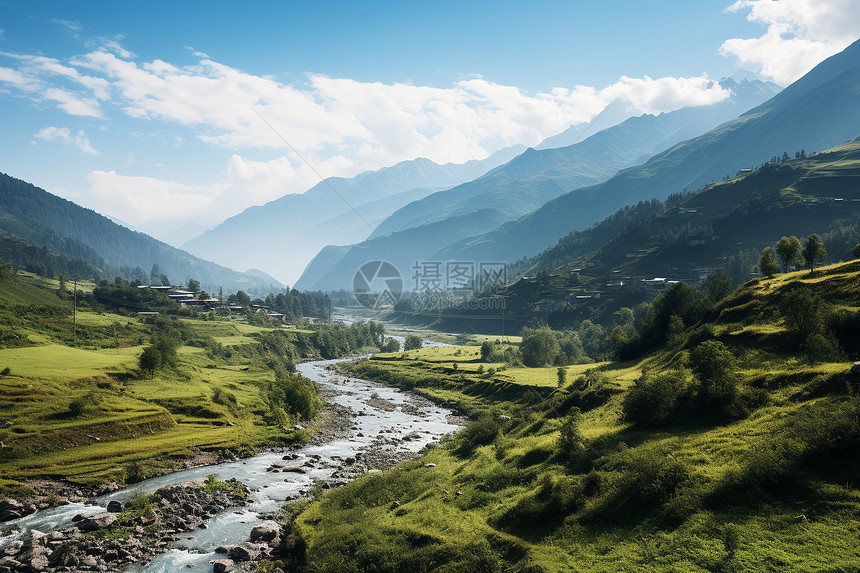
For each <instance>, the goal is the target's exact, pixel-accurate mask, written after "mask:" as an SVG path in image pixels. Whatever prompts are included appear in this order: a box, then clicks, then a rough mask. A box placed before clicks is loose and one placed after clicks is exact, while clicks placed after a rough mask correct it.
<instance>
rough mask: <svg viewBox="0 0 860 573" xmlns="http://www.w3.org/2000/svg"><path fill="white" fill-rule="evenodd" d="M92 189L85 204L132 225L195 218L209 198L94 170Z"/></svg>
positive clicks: (176, 187)
mask: <svg viewBox="0 0 860 573" xmlns="http://www.w3.org/2000/svg"><path fill="white" fill-rule="evenodd" d="M89 184H90V190H89V192H88V193H86V198H82V202H83V203H85V204H88V205H89V206H91V207H96V206H97V210H98V211H99V212H102V213H109V214H111V215H113V216H114V217H118V218H120V219H122V220H124V221H128V222H129V223H131V224H132V225H139V224H141V223H145V222H147V221H150V220H153V219H165V218H169V217H171V216H187V217H189V218H190V217H192V216H194V215H195V214H196V213H197V209H199V207H200V205H201V203H202V204H205V203H206V202H208V200H209V198H208V197H207V194H206V192H205V191H204V190H201V189H195V188H194V187H191V186H189V185H185V184H182V183H176V182H173V181H164V180H160V179H154V178H152V177H136V176H129V175H118V174H117V173H116V171H92V172H91V173H90V175H89Z"/></svg>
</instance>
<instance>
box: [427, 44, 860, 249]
mask: <svg viewBox="0 0 860 573" xmlns="http://www.w3.org/2000/svg"><path fill="white" fill-rule="evenodd" d="M858 133H860V41H857V42H855V43H854V44H852V45H851V46H849V47H848V48H846V49H845V50H844V51H842V52H841V53H839V54H836V55H834V56H831V57H830V58H828V59H827V60H825V61H823V62H821V63H820V64H819V65H817V66H816V67H815V68H813V69H812V70H811V71H810V72H808V73H807V74H806V75H805V76H803V77H802V78H800V79H799V80H797V81H796V82H794V83H793V84H791V85H790V86H788V87H787V88H785V89H784V90H782V91H781V92H780V93H778V94H777V95H775V96H774V97H772V98H771V99H769V100H768V101H766V102H764V103H763V104H761V105H759V106H756V107H754V108H753V109H751V110H749V111H748V112H746V113H744V114H743V115H741V116H740V117H738V118H736V119H734V120H731V121H728V122H726V123H723V124H722V125H719V126H718V127H716V128H714V129H712V130H710V131H708V132H706V133H704V134H702V135H700V136H698V137H694V138H692V139H689V140H687V141H684V142H682V143H679V144H677V145H674V146H671V147H669V148H667V149H666V150H665V151H663V152H661V153H658V154H657V155H654V156H653V157H651V158H650V159H649V160H648V161H646V162H645V163H643V164H642V165H638V166H636V167H632V168H629V169H625V170H623V171H621V172H619V173H618V174H617V175H616V176H615V177H613V178H611V179H610V180H608V181H606V182H604V183H601V184H598V185H593V186H590V187H585V188H581V189H576V190H574V191H571V192H569V193H566V194H564V195H562V196H560V197H558V198H556V199H554V200H552V201H549V202H547V203H546V204H545V205H543V206H542V207H541V208H540V209H538V210H536V211H535V212H533V213H531V214H529V215H527V216H525V217H522V218H521V219H519V220H517V221H513V222H509V223H506V224H504V225H502V226H501V227H499V228H498V229H495V230H493V231H490V232H488V233H484V234H482V235H478V236H475V237H470V238H467V239H463V240H461V241H459V242H457V243H454V244H449V245H448V246H446V247H445V248H443V249H441V250H439V251H438V252H436V253H435V254H434V256H435V257H439V258H442V259H443V260H445V259H456V260H507V261H514V260H517V259H519V258H521V257H525V256H530V255H533V254H535V253H537V252H539V251H541V250H543V249H545V248H547V247H549V246H550V245H552V244H553V243H555V242H556V241H557V240H558V238H559V237H562V236H564V235H566V234H567V233H569V232H570V231H572V230H577V229H584V228H586V227H588V226H589V225H591V224H593V223H594V222H596V221H599V220H601V219H603V218H604V217H606V216H608V215H610V214H611V213H612V212H614V211H615V210H616V209H618V207H619V206H622V205H631V204H636V203H637V202H639V201H643V200H648V199H651V198H658V199H665V198H666V197H668V196H669V195H670V194H672V193H680V192H683V191H686V190H693V189H698V188H701V187H702V186H704V185H705V184H707V183H709V182H712V181H719V180H722V179H723V178H725V177H726V176H727V175H734V174H735V173H736V172H737V171H738V170H739V169H742V168H752V167H753V166H755V165H759V164H761V163H763V162H766V161H768V160H769V159H771V158H772V157H773V156H775V155H779V156H782V155H783V153H786V152H788V153H791V154H792V155H793V154H794V153H795V152H796V151H801V150H804V151H806V152H807V153H808V152H810V151H812V150H821V149H826V148H829V147H832V146H834V145H838V144H840V143H844V142H846V141H849V140H852V139H853V138H855V137H856V136H857V134H858Z"/></svg>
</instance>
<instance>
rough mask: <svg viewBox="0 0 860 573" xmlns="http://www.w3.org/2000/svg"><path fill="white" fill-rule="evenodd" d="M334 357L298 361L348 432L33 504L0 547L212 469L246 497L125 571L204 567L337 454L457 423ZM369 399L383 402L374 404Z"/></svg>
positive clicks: (407, 447) (323, 472)
mask: <svg viewBox="0 0 860 573" xmlns="http://www.w3.org/2000/svg"><path fill="white" fill-rule="evenodd" d="M335 362H338V360H323V361H316V362H307V363H304V364H300V365H298V366H297V368H298V370H299V371H300V372H301V373H302V374H304V375H305V376H307V377H308V378H310V379H312V380H314V381H315V382H317V383H318V384H319V385H320V386H321V387H322V388H323V389H329V390H332V391H333V392H334V394H335V395H334V396H333V398H331V400H332V401H334V402H336V403H338V404H340V405H341V406H345V407H347V408H349V409H350V410H352V411H353V413H355V414H359V413H362V414H363V415H356V416H355V417H354V418H353V424H352V428H351V430H350V432H349V434H348V435H347V436H346V437H344V438H342V439H336V440H334V441H331V442H329V443H326V444H324V445H318V446H306V447H303V448H300V449H297V450H292V451H291V452H290V453H291V455H292V454H296V456H297V457H296V458H295V459H292V460H290V461H287V462H284V461H282V458H283V457H284V453H283V452H264V453H261V454H259V455H257V456H254V457H252V458H248V459H244V460H238V461H234V462H226V463H222V464H217V465H212V466H205V467H200V468H194V469H189V470H184V471H180V472H176V473H172V474H168V475H164V476H161V477H157V478H153V479H150V480H147V481H144V482H141V483H139V484H136V485H134V486H132V487H128V488H125V489H121V490H118V491H115V492H113V493H111V494H108V495H106V496H102V497H100V498H98V499H96V500H95V501H96V504H93V505H89V504H80V503H73V504H69V505H65V506H60V507H55V508H51V509H47V510H43V511H38V512H36V513H34V514H32V515H30V516H27V517H24V518H21V519H19V520H16V521H13V522H9V523H7V524H4V529H6V528H7V527H8V526H10V525H11V526H16V527H17V530H16V531H13V532H11V533H9V534H7V535H5V536H2V537H0V549H2V548H3V547H4V546H6V545H8V544H9V543H11V542H12V541H14V540H15V539H18V538H21V537H22V536H24V535H26V533H27V532H28V531H30V530H31V529H38V530H39V531H42V532H46V531H49V530H51V529H54V528H62V527H67V526H68V525H69V524H70V523H71V520H72V518H73V517H74V516H75V515H77V514H83V515H87V514H93V513H99V512H102V511H104V508H105V507H106V506H107V504H108V502H110V501H111V500H119V501H126V500H128V499H129V498H130V497H131V495H132V494H134V493H135V492H144V493H148V492H153V491H155V490H157V489H159V488H161V487H164V486H168V485H173V484H178V483H182V482H185V481H188V480H191V479H195V478H200V477H206V476H208V475H209V474H213V473H216V474H218V476H219V478H220V479H229V478H236V479H237V480H239V481H241V482H242V483H244V484H246V485H247V486H248V487H249V488H250V489H251V492H252V493H251V495H250V496H249V503H248V505H247V506H245V507H242V508H237V509H234V510H228V511H225V512H223V513H221V514H219V515H217V516H215V517H213V518H211V519H210V520H208V521H207V522H206V526H207V527H206V528H205V529H198V530H196V531H194V532H190V533H187V534H183V537H182V539H181V541H180V542H177V543H176V544H175V545H174V547H172V548H171V549H170V550H169V551H168V552H167V553H164V554H161V555H159V556H157V557H155V558H154V559H153V560H152V561H151V562H150V563H148V564H146V565H143V566H135V567H134V568H132V569H129V571H130V572H147V573H161V572H165V573H166V572H175V571H179V570H185V569H186V568H198V569H199V570H201V571H207V570H209V569H208V568H209V567H210V565H209V562H210V561H211V560H212V559H215V558H216V557H223V556H217V555H216V554H215V553H214V551H215V549H216V548H217V547H218V546H220V545H231V544H237V543H241V542H243V541H245V540H247V539H248V536H249V534H250V532H251V529H252V528H253V527H254V525H256V524H257V523H258V522H259V521H260V517H259V515H260V514H261V513H266V512H271V511H275V510H277V509H279V508H280V507H281V506H282V505H283V503H284V501H285V500H287V499H288V498H293V497H295V496H298V495H301V494H303V493H304V492H306V491H307V490H309V489H310V487H311V486H312V484H313V482H315V481H317V480H323V481H325V480H332V477H333V476H332V474H334V473H335V472H336V471H337V470H338V469H339V468H342V467H343V462H342V460H345V459H347V458H354V457H355V456H356V454H358V455H359V456H365V457H366V456H367V455H369V454H374V455H375V454H378V453H380V452H379V449H380V448H382V449H386V450H387V451H386V453H387V454H389V455H397V456H402V455H405V454H417V453H418V452H419V451H420V450H421V449H422V448H423V447H424V446H426V445H427V444H430V443H431V442H434V441H437V440H439V439H440V438H441V437H442V436H444V435H445V434H449V433H452V432H455V431H456V430H458V429H459V428H460V426H458V425H454V424H449V423H448V422H447V421H446V420H447V418H448V416H449V415H450V414H451V411H450V410H447V409H445V408H441V407H438V406H435V405H430V404H428V403H426V402H424V401H418V402H416V400H415V399H414V396H413V395H411V394H409V393H408V392H402V391H400V390H397V389H394V388H388V387H385V386H380V385H379V384H376V383H373V382H369V381H366V380H361V379H356V378H347V377H345V376H341V375H339V374H335V373H334V372H332V371H331V370H329V369H328V368H327V367H328V366H330V365H331V364H333V363H335ZM372 398H376V399H378V400H379V401H376V400H373V399H372ZM368 401H370V402H371V403H374V404H381V405H382V406H383V407H374V406H372V405H370V404H368V403H367V402H368ZM382 401H385V402H387V403H388V404H385V403H383V402H382ZM392 406H393V408H392ZM403 438H407V439H406V440H404V439H403ZM374 450H376V451H374ZM308 462H310V463H311V464H312V466H311V467H306V468H304V469H306V470H307V473H306V474H297V473H281V472H273V471H267V469H270V468H271V467H272V466H273V465H275V464H280V465H283V466H302V465H303V464H305V463H308ZM335 480H337V478H335Z"/></svg>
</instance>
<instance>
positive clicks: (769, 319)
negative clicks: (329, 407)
mask: <svg viewBox="0 0 860 573" xmlns="http://www.w3.org/2000/svg"><path fill="white" fill-rule="evenodd" d="M798 284H804V285H809V286H810V287H811V288H814V289H816V292H820V293H821V296H822V297H823V298H825V299H826V300H828V302H831V303H837V302H838V303H840V304H841V305H842V307H843V308H845V307H846V306H847V307H855V306H857V300H856V299H857V295H856V293H857V289H858V288H860V268H858V264H857V263H848V264H843V265H834V266H832V267H828V268H826V269H823V270H822V271H821V273H819V274H818V275H816V276H814V277H809V275H808V274H805V273H793V274H790V275H783V276H779V277H777V278H775V279H773V280H760V281H754V282H751V283H749V284H748V285H746V286H745V287H744V288H743V289H741V290H740V291H738V292H736V293H734V294H733V295H731V296H730V297H728V298H727V299H726V300H725V301H723V302H722V303H721V305H722V309H723V310H722V313H721V314H719V318H718V319H717V320H716V321H715V322H714V324H713V328H714V332H715V333H717V336H718V337H719V339H720V340H721V341H723V342H724V343H725V344H726V345H727V346H728V347H729V348H730V349H731V350H732V352H733V353H734V354H735V356H736V357H737V359H738V367H739V370H738V378H739V384H740V388H741V392H742V393H743V395H744V396H747V397H748V398H747V399H748V400H750V402H748V403H749V404H751V405H750V406H749V409H748V411H746V412H745V413H741V414H734V415H731V416H726V415H724V414H720V415H716V414H713V413H710V412H709V411H707V410H702V409H701V408H699V407H696V408H699V409H695V408H693V406H690V408H692V409H691V410H690V412H689V413H687V414H684V413H683V412H682V413H681V415H680V417H678V418H677V419H673V420H670V421H668V422H665V423H663V424H661V425H657V426H654V427H647V426H642V425H636V424H633V423H631V422H630V421H628V420H627V419H625V417H624V414H623V404H624V401H625V399H626V396H627V395H628V392H629V391H630V389H631V388H632V387H633V385H634V382H635V381H636V380H637V379H638V378H639V377H640V376H642V373H643V371H647V372H650V373H652V374H653V373H657V372H666V371H671V372H674V370H672V369H673V368H676V367H678V366H679V365H683V364H686V363H687V361H688V355H689V351H690V348H689V347H687V346H685V345H684V343H683V341H682V342H677V343H675V344H674V345H671V346H666V347H663V348H660V349H659V350H658V351H657V352H655V353H653V354H651V355H649V356H646V357H645V358H644V359H642V360H640V361H636V362H630V363H601V364H590V365H577V366H571V367H567V384H566V385H565V387H564V388H558V384H557V373H556V368H535V369H531V368H514V367H507V368H505V369H501V367H502V365H500V364H482V363H480V362H479V361H478V360H477V357H476V355H475V352H476V350H477V348H476V347H456V348H446V349H422V350H420V351H412V352H409V353H393V354H389V355H376V356H375V357H374V359H372V360H367V361H363V362H359V363H355V364H345V365H343V368H344V369H345V370H346V371H347V372H349V373H350V374H352V375H356V376H363V377H366V378H371V379H376V380H379V381H380V382H382V383H385V384H392V385H396V386H399V387H402V388H407V389H413V390H415V391H416V392H419V393H421V394H424V395H425V396H428V397H430V398H432V399H434V400H437V401H439V402H442V403H445V404H448V405H450V406H453V407H456V408H457V409H459V410H461V411H464V412H467V413H469V414H470V415H471V416H472V417H473V418H474V419H475V420H476V421H475V422H473V424H472V425H471V426H470V427H468V428H467V429H465V430H463V431H462V432H461V433H460V434H459V435H458V436H456V437H454V438H452V439H450V440H448V441H447V442H445V443H444V444H442V445H441V446H440V447H437V448H434V449H431V450H430V451H429V452H427V453H426V455H425V456H424V457H423V458H421V459H419V460H417V461H414V462H406V463H404V464H401V465H400V466H398V468H396V469H395V470H392V471H389V472H385V473H384V474H383V475H374V476H367V477H365V478H363V479H361V480H358V481H357V482H354V483H351V484H348V485H347V486H346V487H344V488H341V489H339V490H335V491H332V492H328V493H327V494H325V495H324V496H323V497H322V498H321V499H320V500H319V501H317V502H315V503H313V504H312V505H311V506H310V507H309V508H308V509H307V510H306V511H304V512H303V513H302V514H301V515H300V516H299V517H298V519H297V521H296V523H295V524H294V526H293V531H294V533H297V534H298V535H300V536H301V537H302V539H303V540H304V541H305V543H306V544H307V549H306V555H305V557H306V559H307V562H308V563H309V564H310V566H309V570H310V571H336V570H355V571H359V570H368V571H369V570H373V571H386V572H387V571H392V572H393V571H398V570H436V569H438V570H444V571H466V570H470V571H471V570H475V571H478V570H484V571H493V570H503V569H505V570H509V571H520V572H529V573H537V572H561V571H588V572H591V571H679V572H680V571H684V572H686V571H702V572H704V571H710V572H724V571H725V572H728V571H809V572H812V571H833V572H836V571H840V572H841V571H857V570H860V545H858V544H857V543H856V540H857V539H858V536H860V520H858V519H857V516H858V515H860V489H858V486H860V484H858V483H857V476H858V475H860V474H858V469H860V459H858V450H857V447H856V445H857V443H858V442H857V440H858V439H860V422H858V420H860V398H858V397H857V393H858V390H860V388H858V383H857V381H856V380H854V382H852V379H851V378H850V377H849V376H848V369H849V368H850V366H851V360H853V359H856V356H854V355H852V354H850V352H854V351H849V355H848V356H845V357H844V359H841V360H837V361H823V362H817V363H814V364H813V363H810V362H809V361H807V360H805V359H803V358H802V356H799V355H798V353H797V352H796V351H793V350H791V349H789V348H784V347H783V346H780V345H783V344H784V340H785V337H786V335H787V334H788V332H787V328H788V327H787V325H786V323H785V322H784V320H783V319H782V318H781V317H780V315H779V313H778V312H775V311H774V310H773V309H774V308H775V305H776V302H775V301H778V300H779V298H780V297H781V296H783V295H784V293H785V292H786V289H789V290H790V289H791V288H795V287H797V286H798ZM693 328H694V326H691V331H692V329H693ZM455 365H456V368H455ZM481 366H483V367H484V368H483V372H482V371H479V368H480V367H481ZM491 367H492V368H494V369H495V370H496V372H494V373H493V374H492V375H489V374H488V370H489V368H491ZM591 369H597V370H598V371H599V374H600V376H599V377H598V378H595V382H593V385H592V386H589V387H586V388H582V387H579V386H578V383H577V382H576V380H577V377H578V376H579V375H581V374H584V373H586V372H587V371H588V370H591ZM676 376H679V377H682V379H685V380H686V382H685V383H686V384H693V383H694V382H695V380H694V378H693V375H692V374H691V373H690V372H689V371H686V373H685V371H679V372H678V373H677V374H676ZM573 406H576V407H578V408H579V409H580V410H581V412H582V413H581V417H580V418H578V421H577V422H576V425H575V427H576V429H577V432H578V435H579V436H580V438H578V439H579V440H581V441H580V442H575V443H580V444H582V445H583V446H582V447H583V450H581V451H578V450H577V451H576V452H577V453H569V452H570V451H572V450H565V449H564V447H565V446H563V440H562V432H561V431H562V429H563V428H565V427H566V426H565V424H566V423H567V422H566V420H567V419H568V418H567V415H568V413H569V412H570V411H571V408H572V407H573ZM566 452H567V453H566ZM428 464H430V465H429V466H428ZM434 464H435V465H434ZM395 502H396V503H395ZM421 568H423V569H421Z"/></svg>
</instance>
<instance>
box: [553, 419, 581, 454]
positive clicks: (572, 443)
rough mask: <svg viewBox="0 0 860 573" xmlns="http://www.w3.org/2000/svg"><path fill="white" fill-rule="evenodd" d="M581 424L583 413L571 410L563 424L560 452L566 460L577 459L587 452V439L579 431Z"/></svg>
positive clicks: (559, 443)
mask: <svg viewBox="0 0 860 573" xmlns="http://www.w3.org/2000/svg"><path fill="white" fill-rule="evenodd" d="M581 422H582V413H581V412H580V411H579V408H571V409H570V412H568V414H567V416H565V418H564V422H562V424H561V429H560V435H559V438H558V450H559V453H560V454H561V455H562V456H564V457H566V458H575V457H576V456H578V455H579V454H581V453H583V452H584V451H585V448H586V442H585V438H584V437H583V435H582V432H581V431H580V429H579V425H580V423H581Z"/></svg>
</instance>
